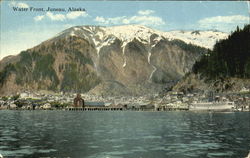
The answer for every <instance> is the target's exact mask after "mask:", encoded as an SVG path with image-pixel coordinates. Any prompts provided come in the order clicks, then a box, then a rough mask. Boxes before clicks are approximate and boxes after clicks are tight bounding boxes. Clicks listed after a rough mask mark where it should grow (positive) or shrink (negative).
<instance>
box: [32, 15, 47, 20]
mask: <svg viewBox="0 0 250 158" xmlns="http://www.w3.org/2000/svg"><path fill="white" fill-rule="evenodd" d="M44 17H45V16H44V15H38V16H36V17H34V20H35V21H41V20H42V19H43V18H44Z"/></svg>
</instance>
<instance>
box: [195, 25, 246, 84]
mask: <svg viewBox="0 0 250 158" xmlns="http://www.w3.org/2000/svg"><path fill="white" fill-rule="evenodd" d="M193 72H194V73H195V74H201V76H202V77H205V78H207V79H218V78H221V77H223V78H224V77H238V78H250V25H246V26H245V27H244V28H243V29H239V27H237V29H236V31H234V32H233V33H232V34H231V35H230V36H229V37H228V39H224V40H221V41H219V42H217V43H216V44H215V46H214V48H213V50H212V51H209V53H207V54H204V55H203V56H202V57H201V59H200V60H199V61H197V62H196V63H195V64H194V66H193Z"/></svg>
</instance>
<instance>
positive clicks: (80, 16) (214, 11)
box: [0, 0, 250, 59]
mask: <svg viewBox="0 0 250 158" xmlns="http://www.w3.org/2000/svg"><path fill="white" fill-rule="evenodd" d="M248 3H249V2H248ZM248 3H247V2H246V1H245V2H244V1H227V2H225V1H224V2H223V1H202V2H200V1H193V2H190V1H189V2H188V1H92V2H91V1H27V0H25V1H2V2H1V3H0V4H1V10H0V12H1V19H0V20H1V23H0V24H1V30H0V31H1V43H0V59H2V58H3V57H5V56H8V55H15V54H18V53H20V51H22V50H26V49H28V48H32V47H34V46H36V45H38V44H39V43H41V42H42V41H44V40H47V39H49V38H51V37H53V36H55V35H56V34H57V33H59V32H61V31H63V30H64V29H66V28H69V27H71V26H75V25H101V26H114V25H127V24H141V25H146V26H149V27H151V28H154V29H158V30H161V31H170V30H215V29H216V30H219V31H223V32H231V31H233V30H235V28H236V26H237V25H238V26H240V27H243V26H244V25H245V24H248V23H249V14H250V12H249V4H248ZM13 7H19V8H27V11H14V9H13ZM48 7H50V8H64V9H65V11H46V10H47V8H48ZM69 7H74V8H81V9H85V10H86V11H68V8H69ZM32 8H44V9H43V11H41V10H40V11H39V9H38V10H36V11H34V9H32Z"/></svg>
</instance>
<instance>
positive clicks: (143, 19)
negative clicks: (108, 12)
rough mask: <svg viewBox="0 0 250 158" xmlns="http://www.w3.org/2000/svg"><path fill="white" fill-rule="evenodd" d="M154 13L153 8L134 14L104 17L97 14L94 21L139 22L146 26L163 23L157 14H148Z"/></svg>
mask: <svg viewBox="0 0 250 158" xmlns="http://www.w3.org/2000/svg"><path fill="white" fill-rule="evenodd" d="M152 13H154V11H153V10H140V11H138V14H137V15H134V16H129V17H128V16H119V17H113V18H105V17H102V16H97V17H96V18H95V19H94V21H95V22H97V23H99V24H101V25H122V24H141V25H147V26H160V25H165V24H166V23H165V21H164V20H163V19H162V18H161V17H158V16H153V15H149V14H152Z"/></svg>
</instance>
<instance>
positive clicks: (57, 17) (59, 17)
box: [46, 12, 66, 21]
mask: <svg viewBox="0 0 250 158" xmlns="http://www.w3.org/2000/svg"><path fill="white" fill-rule="evenodd" d="M46 16H47V17H48V18H49V19H51V20H52V21H63V20H65V19H66V17H65V15H63V14H53V13H51V12H47V13H46Z"/></svg>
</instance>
